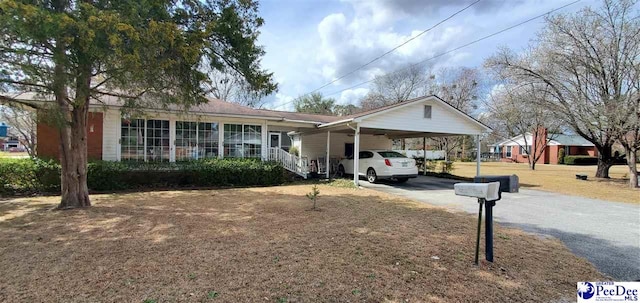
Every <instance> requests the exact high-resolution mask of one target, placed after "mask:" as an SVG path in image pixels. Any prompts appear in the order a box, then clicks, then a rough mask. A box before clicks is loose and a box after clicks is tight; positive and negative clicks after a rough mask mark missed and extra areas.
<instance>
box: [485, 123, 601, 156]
mask: <svg viewBox="0 0 640 303" xmlns="http://www.w3.org/2000/svg"><path fill="white" fill-rule="evenodd" d="M537 134H539V135H537V136H536V134H531V133H529V134H527V135H526V137H525V136H523V135H518V136H515V137H513V138H509V139H507V140H504V141H501V142H498V143H496V144H494V145H492V146H490V150H491V153H494V154H498V158H499V159H500V161H502V162H515V163H528V162H529V161H528V159H527V157H529V155H528V151H532V150H533V146H532V145H533V142H538V143H537V146H538V148H541V147H542V146H544V142H546V141H548V143H547V145H546V147H545V149H544V152H543V153H542V155H541V156H540V158H539V159H538V161H537V162H536V164H558V156H559V152H560V150H561V149H563V150H564V155H565V156H592V157H595V156H597V155H598V150H597V149H596V147H595V146H594V145H593V143H591V142H589V141H587V140H586V139H584V138H582V137H580V136H578V135H565V134H548V133H547V131H546V130H542V131H538V132H537ZM536 137H537V138H536ZM525 139H526V140H525ZM525 141H526V143H525Z"/></svg>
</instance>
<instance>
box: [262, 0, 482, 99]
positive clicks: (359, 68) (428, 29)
mask: <svg viewBox="0 0 640 303" xmlns="http://www.w3.org/2000/svg"><path fill="white" fill-rule="evenodd" d="M478 2H480V0H476V1H474V2H473V3H471V4H469V5H467V6H465V7H464V8H462V9H460V10H458V11H456V12H455V13H453V14H452V15H451V16H449V17H447V18H445V19H443V20H441V21H440V22H438V23H436V24H434V25H433V26H431V27H430V28H427V29H425V30H423V31H422V32H420V33H419V34H417V35H415V36H413V37H411V38H409V39H407V40H406V41H404V42H402V43H401V44H400V45H398V46H396V47H394V48H392V49H390V50H388V51H387V52H385V53H384V54H382V55H380V56H378V57H375V58H373V59H372V60H371V61H369V62H367V63H365V64H363V65H360V66H359V67H357V68H356V69H354V70H352V71H350V72H348V73H346V74H343V75H342V76H339V77H338V78H335V79H333V80H331V81H330V82H328V83H326V84H324V85H322V86H320V87H318V88H316V89H314V90H312V91H310V92H308V93H306V94H303V95H302V96H306V95H310V94H313V93H315V92H317V91H319V90H321V89H323V88H325V87H327V86H329V85H331V84H333V83H336V82H338V81H340V80H342V79H344V78H345V77H348V76H350V75H353V74H354V73H355V72H357V71H359V70H361V69H363V68H365V67H367V66H369V65H371V63H374V62H376V61H378V60H380V59H382V57H384V56H386V55H388V54H391V53H393V52H394V51H396V50H397V49H399V48H401V47H403V46H405V45H407V44H408V43H409V42H411V41H413V40H415V39H417V38H419V37H420V36H422V35H424V34H426V33H428V32H429V31H431V30H433V29H434V28H436V27H438V26H439V25H441V24H442V23H445V22H447V21H449V20H451V19H452V18H453V17H455V16H457V15H458V14H460V13H462V12H464V11H466V10H467V9H469V8H470V7H472V6H474V5H475V4H477V3H478ZM291 102H293V100H292V101H289V102H285V103H282V104H280V105H278V106H276V107H275V108H277V107H280V106H283V105H286V104H289V103H291Z"/></svg>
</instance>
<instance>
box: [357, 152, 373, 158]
mask: <svg viewBox="0 0 640 303" xmlns="http://www.w3.org/2000/svg"><path fill="white" fill-rule="evenodd" d="M358 155H359V156H360V159H369V158H373V153H372V152H370V151H361V152H360V153H358Z"/></svg>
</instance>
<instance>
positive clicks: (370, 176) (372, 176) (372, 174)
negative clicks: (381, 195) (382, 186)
mask: <svg viewBox="0 0 640 303" xmlns="http://www.w3.org/2000/svg"><path fill="white" fill-rule="evenodd" d="M367 181H369V183H376V181H378V175H376V171H375V170H374V169H373V168H369V169H367Z"/></svg>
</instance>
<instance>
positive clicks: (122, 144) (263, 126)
mask: <svg viewBox="0 0 640 303" xmlns="http://www.w3.org/2000/svg"><path fill="white" fill-rule="evenodd" d="M18 99H20V100H22V101H23V102H31V103H33V104H35V105H37V104H38V103H42V102H51V101H52V100H46V99H43V98H41V97H38V96H37V95H35V94H30V93H23V94H21V95H20V96H19V97H18ZM100 101H101V103H102V104H95V105H93V104H92V106H91V108H90V114H89V121H88V125H87V128H88V138H87V141H88V157H89V158H90V159H102V160H108V161H168V162H174V161H182V160H191V159H200V158H259V159H262V160H272V161H278V162H280V163H281V164H282V165H283V166H284V167H285V168H286V169H288V170H290V171H292V172H295V173H297V174H299V175H301V176H304V177H306V176H307V174H308V173H309V172H310V171H317V172H321V173H326V174H327V175H328V174H329V173H330V172H331V171H332V169H331V168H334V167H335V166H334V165H335V164H336V163H337V162H338V161H339V160H340V159H342V158H344V157H349V156H353V157H354V158H355V159H356V160H357V159H359V152H358V151H359V150H361V149H391V147H392V146H391V145H392V139H397V138H407V137H431V136H449V135H480V134H482V133H484V132H487V131H489V130H490V129H489V128H488V127H487V126H485V125H483V124H482V123H480V122H478V121H477V120H475V119H473V118H472V117H470V116H468V115H466V114H465V113H463V112H461V111H459V110H457V109H455V108H453V107H452V106H450V105H448V104H447V103H446V102H444V101H442V100H441V99H439V98H437V97H435V96H429V97H421V98H416V99H413V100H409V101H406V102H402V103H398V104H395V105H391V106H386V107H382V108H379V109H376V110H371V111H367V112H363V113H359V114H356V115H351V116H342V117H338V116H326V115H314V114H305V113H294V112H285V111H274V110H264V109H254V108H249V107H245V106H241V105H237V104H233V103H228V102H225V101H221V100H217V99H210V102H209V103H207V104H203V105H200V106H195V107H193V108H191V109H190V110H188V111H184V110H181V109H178V108H173V109H171V108H170V109H156V108H145V109H142V112H143V113H144V114H143V116H139V117H129V116H123V114H122V113H121V109H122V103H121V102H120V101H118V100H117V99H115V98H111V97H106V98H104V99H102V100H100ZM37 136H38V155H39V156H41V157H42V156H45V157H46V156H48V157H58V155H59V152H58V149H59V146H58V144H59V143H58V135H57V134H56V130H55V128H53V127H50V126H48V125H46V124H43V123H39V124H38V127H37ZM292 146H295V147H296V148H297V150H298V154H299V155H300V157H296V156H295V155H293V154H289V153H288V151H289V148H290V147H292ZM356 162H357V161H356ZM326 167H329V168H330V169H328V170H327V169H326ZM364 169H365V170H366V168H364ZM354 182H357V180H354Z"/></svg>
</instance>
